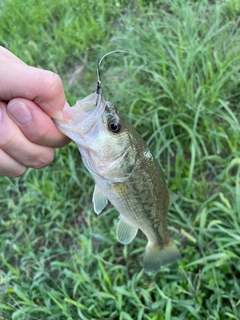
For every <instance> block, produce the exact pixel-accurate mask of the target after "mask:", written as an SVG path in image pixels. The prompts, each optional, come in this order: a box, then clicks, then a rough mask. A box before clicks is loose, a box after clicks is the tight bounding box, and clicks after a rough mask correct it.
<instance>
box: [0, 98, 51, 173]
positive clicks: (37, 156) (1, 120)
mask: <svg viewBox="0 0 240 320" xmlns="http://www.w3.org/2000/svg"><path fill="white" fill-rule="evenodd" d="M0 148H1V149H2V150H4V151H5V152H6V153H7V154H8V155H9V156H10V157H12V158H13V159H15V160H16V161H17V162H19V163H21V164H22V165H24V166H26V167H32V168H43V167H45V166H47V165H48V164H50V163H51V162H52V161H53V158H54V149H52V148H49V147H44V146H40V145H37V144H34V143H33V142H31V141H29V140H28V139H27V138H26V137H25V136H24V134H23V133H22V132H21V130H20V129H19V127H18V126H17V125H16V123H14V121H13V120H12V119H11V118H9V116H8V114H7V111H6V104H5V103H3V102H0Z"/></svg>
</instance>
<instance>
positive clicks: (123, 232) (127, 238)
mask: <svg viewBox="0 0 240 320" xmlns="http://www.w3.org/2000/svg"><path fill="white" fill-rule="evenodd" d="M137 231H138V229H137V228H136V227H134V226H133V225H131V224H129V223H128V222H126V221H125V220H124V219H123V218H122V217H120V219H119V221H118V226H117V239H118V241H119V242H121V243H122V244H128V243H130V242H131V241H132V240H133V239H134V238H135V237H136V235H137Z"/></svg>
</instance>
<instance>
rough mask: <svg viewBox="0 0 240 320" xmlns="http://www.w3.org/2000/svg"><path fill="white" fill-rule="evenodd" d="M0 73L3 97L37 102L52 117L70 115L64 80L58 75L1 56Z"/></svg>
mask: <svg viewBox="0 0 240 320" xmlns="http://www.w3.org/2000/svg"><path fill="white" fill-rule="evenodd" d="M0 75H1V77H0V98H1V99H3V100H6V101H10V100H12V99H13V98H26V99H28V100H32V101H34V102H35V103H36V104H37V105H38V106H39V107H40V108H41V109H42V110H43V111H44V112H45V113H46V114H48V115H49V116H50V117H51V118H53V119H58V120H61V121H66V120H69V119H70V118H71V110H70V107H69V105H68V103H67V102H66V98H65V93H64V89H63V84H62V80H61V78H60V77H59V76H58V75H57V74H55V73H53V72H51V71H48V70H42V69H38V68H34V67H30V66H28V65H26V64H23V63H19V61H17V60H15V59H14V60H12V59H0Z"/></svg>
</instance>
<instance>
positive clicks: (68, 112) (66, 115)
mask: <svg viewBox="0 0 240 320" xmlns="http://www.w3.org/2000/svg"><path fill="white" fill-rule="evenodd" d="M62 114H63V117H64V118H65V120H67V121H69V120H71V119H72V110H71V107H70V105H69V104H68V103H67V102H66V103H65V105H64V107H63V110H62Z"/></svg>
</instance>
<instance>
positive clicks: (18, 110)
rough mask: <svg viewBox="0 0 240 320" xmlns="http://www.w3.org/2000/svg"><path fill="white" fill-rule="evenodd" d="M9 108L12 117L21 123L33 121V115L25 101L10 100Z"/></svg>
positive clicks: (25, 123)
mask: <svg viewBox="0 0 240 320" xmlns="http://www.w3.org/2000/svg"><path fill="white" fill-rule="evenodd" d="M7 110H8V114H9V115H10V116H11V118H12V119H13V120H14V121H15V122H17V123H18V124H20V125H27V124H29V123H30V122H31V121H32V115H31V113H30V111H29V110H28V108H27V106H26V104H25V103H23V102H18V101H13V102H9V104H8V106H7Z"/></svg>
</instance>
